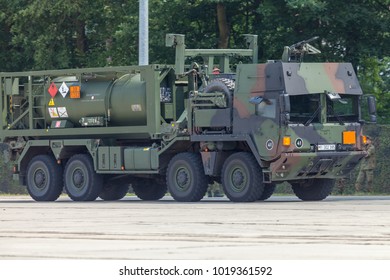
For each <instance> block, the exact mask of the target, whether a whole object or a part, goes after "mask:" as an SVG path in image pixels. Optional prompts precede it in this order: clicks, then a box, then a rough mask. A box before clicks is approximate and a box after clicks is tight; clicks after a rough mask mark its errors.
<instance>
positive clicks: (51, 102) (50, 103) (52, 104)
mask: <svg viewBox="0 0 390 280" xmlns="http://www.w3.org/2000/svg"><path fill="white" fill-rule="evenodd" d="M49 106H54V99H53V98H52V99H50V101H49Z"/></svg>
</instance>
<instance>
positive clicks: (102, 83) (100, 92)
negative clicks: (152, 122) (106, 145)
mask: <svg viewBox="0 0 390 280" xmlns="http://www.w3.org/2000/svg"><path fill="white" fill-rule="evenodd" d="M64 82H65V84H67V85H69V86H71V85H80V86H81V92H80V98H77V99H73V98H69V97H67V96H65V97H63V96H62V95H61V94H60V93H57V94H56V95H55V97H54V98H53V103H54V105H53V106H50V104H49V103H50V102H49V103H48V102H47V96H46V97H42V98H40V99H39V101H38V104H39V105H40V106H42V107H39V111H38V112H39V114H40V115H41V116H42V117H45V120H46V122H47V123H48V124H49V125H51V123H52V122H53V121H55V120H59V119H61V120H68V121H70V122H71V123H72V124H73V125H74V127H80V126H83V124H82V121H81V120H82V118H86V117H103V118H104V120H107V121H106V124H107V126H137V125H138V126H140V125H145V124H146V85H145V81H141V75H140V74H126V75H123V76H121V77H119V78H113V77H100V78H99V77H98V78H90V79H84V80H82V81H81V82H80V81H79V80H78V79H76V77H73V78H69V77H65V78H64V77H59V78H56V79H55V80H54V83H55V84H56V86H57V88H60V87H61V85H62V84H63V83H64ZM50 107H60V108H66V111H67V114H66V116H63V115H62V116H61V115H59V118H52V117H51V116H50V114H48V110H49V108H50Z"/></svg>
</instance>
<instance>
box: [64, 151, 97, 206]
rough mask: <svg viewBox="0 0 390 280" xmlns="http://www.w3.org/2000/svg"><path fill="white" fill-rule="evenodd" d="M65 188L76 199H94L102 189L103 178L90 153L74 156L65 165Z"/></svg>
mask: <svg viewBox="0 0 390 280" xmlns="http://www.w3.org/2000/svg"><path fill="white" fill-rule="evenodd" d="M64 182H65V189H66V192H67V194H68V195H69V197H70V198H71V199H72V200H74V201H93V200H95V199H96V198H97V197H98V196H99V194H100V193H101V191H102V188H103V178H102V177H101V175H99V174H96V172H95V170H94V168H93V161H92V158H91V157H90V156H89V155H86V154H78V155H74V156H72V157H71V158H70V159H69V161H68V163H67V164H66V167H65V172H64Z"/></svg>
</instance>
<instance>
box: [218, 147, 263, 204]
mask: <svg viewBox="0 0 390 280" xmlns="http://www.w3.org/2000/svg"><path fill="white" fill-rule="evenodd" d="M222 186H223V190H224V192H225V194H226V196H227V197H228V198H229V199H230V200H231V201H234V202H251V201H255V200H257V199H258V198H259V197H261V195H262V193H263V189H264V184H263V174H262V172H261V168H260V166H259V164H258V163H257V161H256V159H255V158H254V157H253V155H251V154H250V153H246V152H240V153H235V154H233V155H231V156H230V157H228V158H227V160H226V161H225V164H224V165H223V167H222Z"/></svg>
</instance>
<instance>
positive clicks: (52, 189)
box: [27, 155, 63, 201]
mask: <svg viewBox="0 0 390 280" xmlns="http://www.w3.org/2000/svg"><path fill="white" fill-rule="evenodd" d="M62 183H63V180H62V167H61V165H58V164H57V163H56V161H55V159H54V157H52V156H49V155H39V156H35V157H34V158H33V159H32V160H31V162H30V163H29V165H28V167H27V191H28V193H29V194H30V196H31V197H32V198H33V199H34V200H36V201H54V200H56V199H57V198H58V197H59V196H60V194H61V192H62V189H63V184H62Z"/></svg>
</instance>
